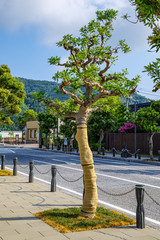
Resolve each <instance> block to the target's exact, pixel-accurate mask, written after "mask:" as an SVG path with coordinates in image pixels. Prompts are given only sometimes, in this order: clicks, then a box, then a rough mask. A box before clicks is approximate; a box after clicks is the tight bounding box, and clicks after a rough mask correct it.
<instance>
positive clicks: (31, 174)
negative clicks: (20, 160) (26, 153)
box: [29, 161, 34, 183]
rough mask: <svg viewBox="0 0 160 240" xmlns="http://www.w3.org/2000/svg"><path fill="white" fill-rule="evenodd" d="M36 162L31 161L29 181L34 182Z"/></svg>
mask: <svg viewBox="0 0 160 240" xmlns="http://www.w3.org/2000/svg"><path fill="white" fill-rule="evenodd" d="M33 167H34V162H33V161H30V162H29V182H30V183H32V182H33V181H34V173H33Z"/></svg>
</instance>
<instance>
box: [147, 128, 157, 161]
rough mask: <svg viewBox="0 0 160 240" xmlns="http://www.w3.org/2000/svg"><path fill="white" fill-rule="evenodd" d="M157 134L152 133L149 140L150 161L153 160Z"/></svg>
mask: <svg viewBox="0 0 160 240" xmlns="http://www.w3.org/2000/svg"><path fill="white" fill-rule="evenodd" d="M155 133H156V132H153V133H151V136H150V138H149V155H150V159H151V160H153V136H154V134H155Z"/></svg>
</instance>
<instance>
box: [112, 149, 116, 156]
mask: <svg viewBox="0 0 160 240" xmlns="http://www.w3.org/2000/svg"><path fill="white" fill-rule="evenodd" d="M112 153H113V157H115V155H116V149H115V148H112Z"/></svg>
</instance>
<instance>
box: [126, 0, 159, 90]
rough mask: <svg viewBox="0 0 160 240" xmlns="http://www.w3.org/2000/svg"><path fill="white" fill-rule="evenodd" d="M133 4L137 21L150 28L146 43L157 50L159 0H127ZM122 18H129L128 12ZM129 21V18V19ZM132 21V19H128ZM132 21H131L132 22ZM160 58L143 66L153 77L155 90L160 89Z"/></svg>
mask: <svg viewBox="0 0 160 240" xmlns="http://www.w3.org/2000/svg"><path fill="white" fill-rule="evenodd" d="M129 1H130V2H131V4H132V5H133V6H136V12H137V21H136V22H135V23H137V22H138V21H140V22H143V24H144V25H145V26H148V27H150V28H151V29H152V34H151V35H150V36H148V43H149V46H150V48H151V50H154V51H156V52H158V51H159V50H160V25H159V23H160V1H159V0H143V1H141V0H129ZM123 18H124V19H127V20H129V18H130V16H128V14H126V15H124V16H123ZM129 21H130V20H129ZM130 22H132V21H130ZM132 23H133V22H132ZM159 66H160V59H159V58H156V61H154V62H152V63H149V65H148V66H145V70H144V72H147V73H148V75H149V76H150V77H151V78H152V79H153V82H154V84H155V85H154V89H153V92H156V91H157V90H158V89H160V72H159Z"/></svg>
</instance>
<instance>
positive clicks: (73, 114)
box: [62, 112, 77, 118]
mask: <svg viewBox="0 0 160 240" xmlns="http://www.w3.org/2000/svg"><path fill="white" fill-rule="evenodd" d="M76 115H77V112H72V113H67V114H62V116H63V117H67V118H76Z"/></svg>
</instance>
